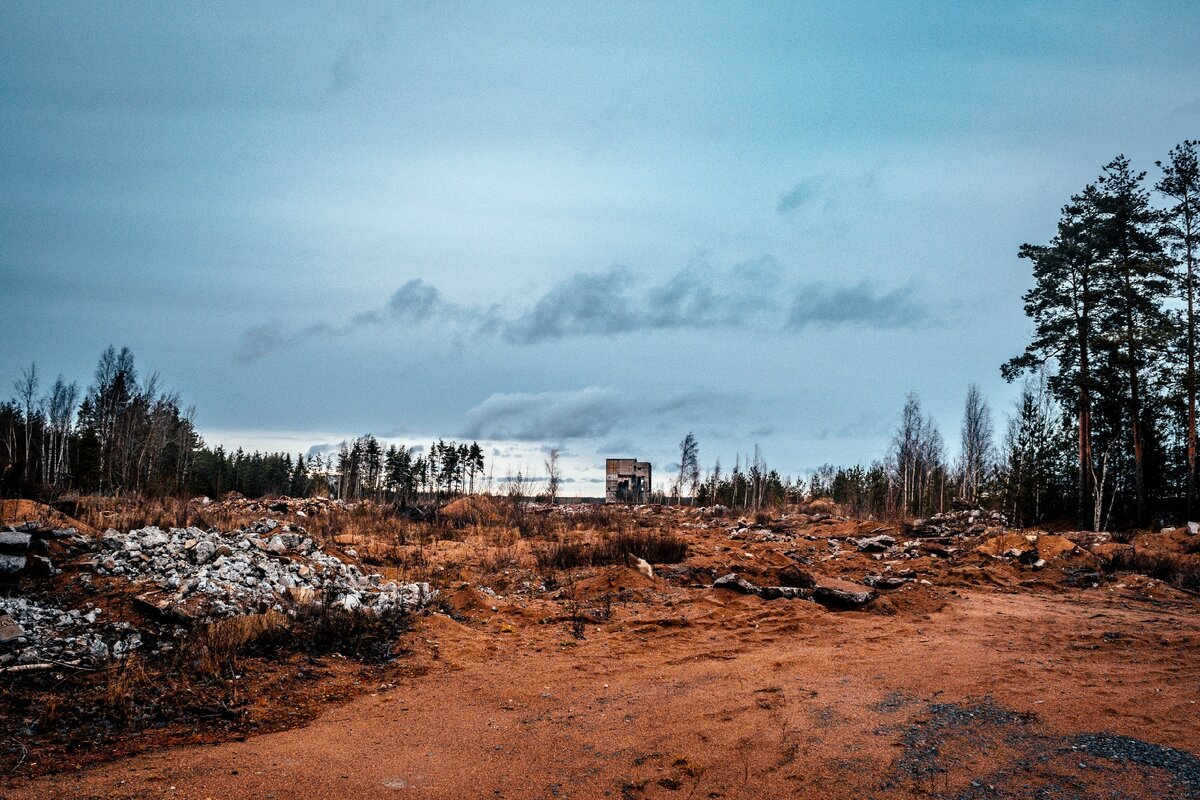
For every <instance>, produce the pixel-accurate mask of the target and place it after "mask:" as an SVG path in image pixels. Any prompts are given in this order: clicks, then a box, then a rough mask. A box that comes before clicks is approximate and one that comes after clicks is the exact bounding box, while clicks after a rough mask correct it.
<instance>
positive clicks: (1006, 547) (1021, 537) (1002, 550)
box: [975, 531, 1074, 558]
mask: <svg viewBox="0 0 1200 800" xmlns="http://www.w3.org/2000/svg"><path fill="white" fill-rule="evenodd" d="M1057 538H1061V537H1057ZM1064 541H1066V540H1065V539H1064ZM1033 547H1034V544H1033V542H1032V541H1030V539H1029V536H1027V535H1026V534H1024V533H1021V532H1019V531H1009V532H1008V533H1001V534H998V535H996V536H992V537H989V538H987V539H985V540H984V541H983V543H982V544H980V545H979V547H977V548H975V549H976V550H978V551H979V552H980V553H983V554H984V555H989V556H995V557H997V558H1000V557H1002V556H1004V555H1005V554H1006V553H1009V552H1011V551H1013V550H1016V551H1017V552H1020V553H1024V552H1025V551H1027V550H1032V549H1033ZM1072 547H1074V545H1072Z"/></svg>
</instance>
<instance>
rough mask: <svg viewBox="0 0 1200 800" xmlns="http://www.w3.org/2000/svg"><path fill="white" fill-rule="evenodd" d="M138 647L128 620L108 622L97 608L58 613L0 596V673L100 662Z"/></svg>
mask: <svg viewBox="0 0 1200 800" xmlns="http://www.w3.org/2000/svg"><path fill="white" fill-rule="evenodd" d="M141 647H142V635H141V634H140V633H139V632H138V631H136V630H135V629H134V628H133V626H132V625H130V624H129V623H128V622H109V621H107V620H106V619H105V618H104V614H103V612H102V611H101V609H99V608H96V607H95V606H91V605H90V604H89V607H87V608H84V609H70V610H67V609H62V608H55V607H53V606H49V605H44V604H41V603H37V602H34V601H32V600H29V599H27V598H24V597H0V669H3V670H5V671H10V670H11V671H20V670H21V669H22V668H33V667H36V666H37V665H41V664H46V663H50V664H68V665H71V664H80V663H98V662H104V661H107V660H108V659H109V658H122V657H123V656H125V655H126V654H128V653H131V652H133V651H134V650H137V649H139V648H141Z"/></svg>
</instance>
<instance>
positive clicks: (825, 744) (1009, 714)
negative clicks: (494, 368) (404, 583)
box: [5, 589, 1200, 800]
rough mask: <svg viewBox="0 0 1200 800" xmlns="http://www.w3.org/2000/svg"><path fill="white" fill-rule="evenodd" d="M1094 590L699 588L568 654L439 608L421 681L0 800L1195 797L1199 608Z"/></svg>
mask: <svg viewBox="0 0 1200 800" xmlns="http://www.w3.org/2000/svg"><path fill="white" fill-rule="evenodd" d="M1105 592H1106V590H1104V589H1101V590H1098V591H1097V590H1093V591H1091V592H1086V593H1085V592H1083V591H1077V592H1071V593H1067V594H1056V595H1039V594H1004V593H999V592H970V593H962V594H960V595H958V596H956V597H954V598H953V602H951V603H949V604H947V605H946V607H944V608H943V609H941V610H939V611H936V612H934V613H932V614H929V615H917V616H916V617H915V618H907V617H906V616H904V615H901V616H894V617H893V616H881V615H872V614H865V613H861V612H845V613H830V612H827V611H825V610H823V609H821V608H820V607H818V606H816V605H815V604H812V603H810V602H805V601H775V602H771V603H767V602H764V601H762V600H760V599H759V598H757V597H744V596H741V595H735V594H731V593H723V592H712V591H709V592H705V593H703V594H697V596H696V597H695V598H692V599H688V600H686V601H683V602H676V603H672V604H671V605H670V606H669V607H664V606H662V605H657V604H655V605H650V604H642V605H635V604H628V605H622V606H619V607H618V608H617V609H616V610H615V612H614V620H613V622H611V623H609V624H608V625H605V626H600V627H596V628H589V629H588V632H587V638H586V639H585V640H583V641H579V642H578V643H576V642H575V641H574V640H570V639H569V638H568V637H565V636H564V635H563V631H562V628H561V627H560V626H556V625H537V624H532V625H524V626H517V627H515V628H514V630H513V632H511V633H504V632H501V630H502V629H507V628H508V627H512V626H510V625H505V624H504V620H505V619H506V618H507V617H511V616H512V615H508V614H505V611H506V609H505V608H501V609H500V611H499V613H497V614H496V615H495V617H494V618H493V619H492V620H491V621H489V622H487V623H486V624H479V625H464V624H460V623H458V622H455V621H453V620H451V619H450V618H449V617H446V616H442V615H436V616H431V617H428V618H426V619H424V620H423V622H422V624H421V626H420V627H419V628H418V630H417V631H416V633H415V635H416V636H417V637H419V639H421V640H424V641H425V642H426V643H427V644H428V645H429V652H428V653H427V654H425V655H422V656H420V657H421V658H424V659H426V660H428V662H429V665H430V666H431V667H432V669H431V671H430V672H429V673H428V674H426V675H424V676H423V677H420V678H417V679H413V680H412V681H411V682H408V683H405V684H402V685H397V686H395V687H391V688H387V687H383V688H382V690H381V691H377V692H374V693H371V694H369V695H366V696H364V697H361V698H359V699H357V700H355V701H353V702H350V703H348V704H346V705H343V706H340V707H337V708H334V709H332V710H330V711H328V712H327V713H325V714H324V715H323V716H321V717H319V718H318V719H317V720H316V721H314V722H313V723H312V724H310V725H308V726H307V727H303V728H299V729H294V730H290V731H286V732H283V733H276V734H269V735H263V736H259V737H256V738H252V739H249V740H247V741H242V742H229V743H224V744H220V745H215V746H203V747H194V748H181V749H174V750H168V751H165V752H158V753H152V754H145V755H141V756H137V757H133V758H129V759H125V760H121V761H116V762H112V763H109V764H106V765H102V766H99V767H96V768H92V769H88V770H84V771H81V772H80V773H78V774H67V775H62V774H60V775H57V776H51V777H47V778H43V779H41V780H38V781H36V782H34V783H29V784H26V785H22V786H18V787H16V788H13V789H11V790H9V791H8V793H7V794H6V795H5V796H6V797H10V798H13V800H17V799H18V798H38V797H78V798H90V797H95V798H149V797H178V798H210V797H211V798H273V797H277V798H284V797H309V798H318V797H330V798H332V797H363V798H368V797H370V798H377V797H390V796H395V797H413V798H461V797H508V798H526V797H528V798H533V797H563V798H566V797H729V798H738V797H744V798H751V797H800V796H803V797H881V798H883V797H925V796H947V797H997V796H1000V797H1033V796H1041V797H1114V798H1115V797H1151V796H1158V797H1164V796H1169V797H1196V796H1200V785H1198V784H1197V783H1196V782H1195V781H1197V780H1198V779H1200V773H1197V771H1196V769H1195V767H1196V763H1194V762H1195V761H1196V759H1195V758H1194V757H1190V756H1189V755H1188V754H1189V753H1191V752H1194V751H1196V750H1198V749H1200V721H1198V718H1197V713H1196V712H1197V709H1196V702H1197V700H1198V699H1200V695H1198V693H1197V686H1198V679H1200V658H1198V657H1197V653H1200V649H1198V645H1200V624H1198V620H1197V617H1196V615H1195V613H1194V609H1192V608H1190V607H1186V606H1179V605H1173V604H1164V603H1161V602H1155V601H1151V602H1145V601H1141V602H1139V601H1136V600H1130V599H1129V598H1128V597H1122V596H1116V595H1113V596H1111V597H1106V596H1105V594H1102V593H1105ZM1098 599H1099V600H1100V602H1097V600H1098ZM668 602H669V601H668ZM434 641H436V642H437V654H438V658H437V659H436V660H434V659H433V656H432V653H433V645H432V642H434ZM1098 733H1107V734H1114V735H1115V736H1108V737H1091V738H1087V737H1081V735H1085V734H1098ZM1121 737H1133V738H1134V739H1137V740H1141V741H1140V743H1139V746H1134V747H1133V748H1132V749H1131V750H1129V752H1124V751H1122V752H1117V751H1118V750H1119V749H1120V747H1119V746H1120V745H1122V744H1127V742H1126V740H1124V739H1122V738H1121ZM1141 743H1148V745H1147V746H1145V747H1140V744H1141ZM1150 745H1156V746H1160V747H1152V746H1150ZM1166 748H1172V749H1166ZM1177 751H1186V752H1177ZM1156 758H1159V759H1160V760H1161V761H1162V762H1163V763H1165V764H1166V766H1163V765H1162V764H1155V763H1153V762H1154V761H1155V759H1156ZM1189 758H1191V761H1189V760H1188V759H1189ZM1039 791H1040V792H1041V793H1040V794H1039Z"/></svg>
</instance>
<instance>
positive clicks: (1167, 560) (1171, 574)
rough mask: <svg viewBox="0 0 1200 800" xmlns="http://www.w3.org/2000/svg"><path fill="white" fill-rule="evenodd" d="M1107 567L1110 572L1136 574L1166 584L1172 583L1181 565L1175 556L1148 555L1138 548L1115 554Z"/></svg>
mask: <svg viewBox="0 0 1200 800" xmlns="http://www.w3.org/2000/svg"><path fill="white" fill-rule="evenodd" d="M1106 566H1107V568H1108V569H1109V571H1110V572H1136V573H1137V574H1139V575H1145V576H1147V577H1149V578H1154V579H1155V580H1160V581H1162V582H1164V583H1171V582H1172V581H1173V580H1174V579H1175V576H1176V574H1177V573H1178V572H1179V564H1178V562H1177V561H1176V559H1175V558H1174V557H1173V556H1169V555H1166V554H1163V553H1147V552H1146V551H1144V550H1141V551H1139V550H1138V549H1137V548H1130V549H1128V550H1120V551H1118V552H1116V553H1113V557H1112V558H1111V559H1109V561H1108V563H1107V565H1106Z"/></svg>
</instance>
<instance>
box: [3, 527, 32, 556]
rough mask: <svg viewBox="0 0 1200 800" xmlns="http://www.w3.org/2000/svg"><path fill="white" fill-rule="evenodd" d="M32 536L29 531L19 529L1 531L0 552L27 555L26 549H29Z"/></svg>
mask: <svg viewBox="0 0 1200 800" xmlns="http://www.w3.org/2000/svg"><path fill="white" fill-rule="evenodd" d="M31 538H32V537H31V536H30V535H29V534H28V533H21V532H17V531H3V532H0V553H9V554H11V555H17V556H21V555H25V551H26V550H28V549H29V540H30V539H31Z"/></svg>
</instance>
